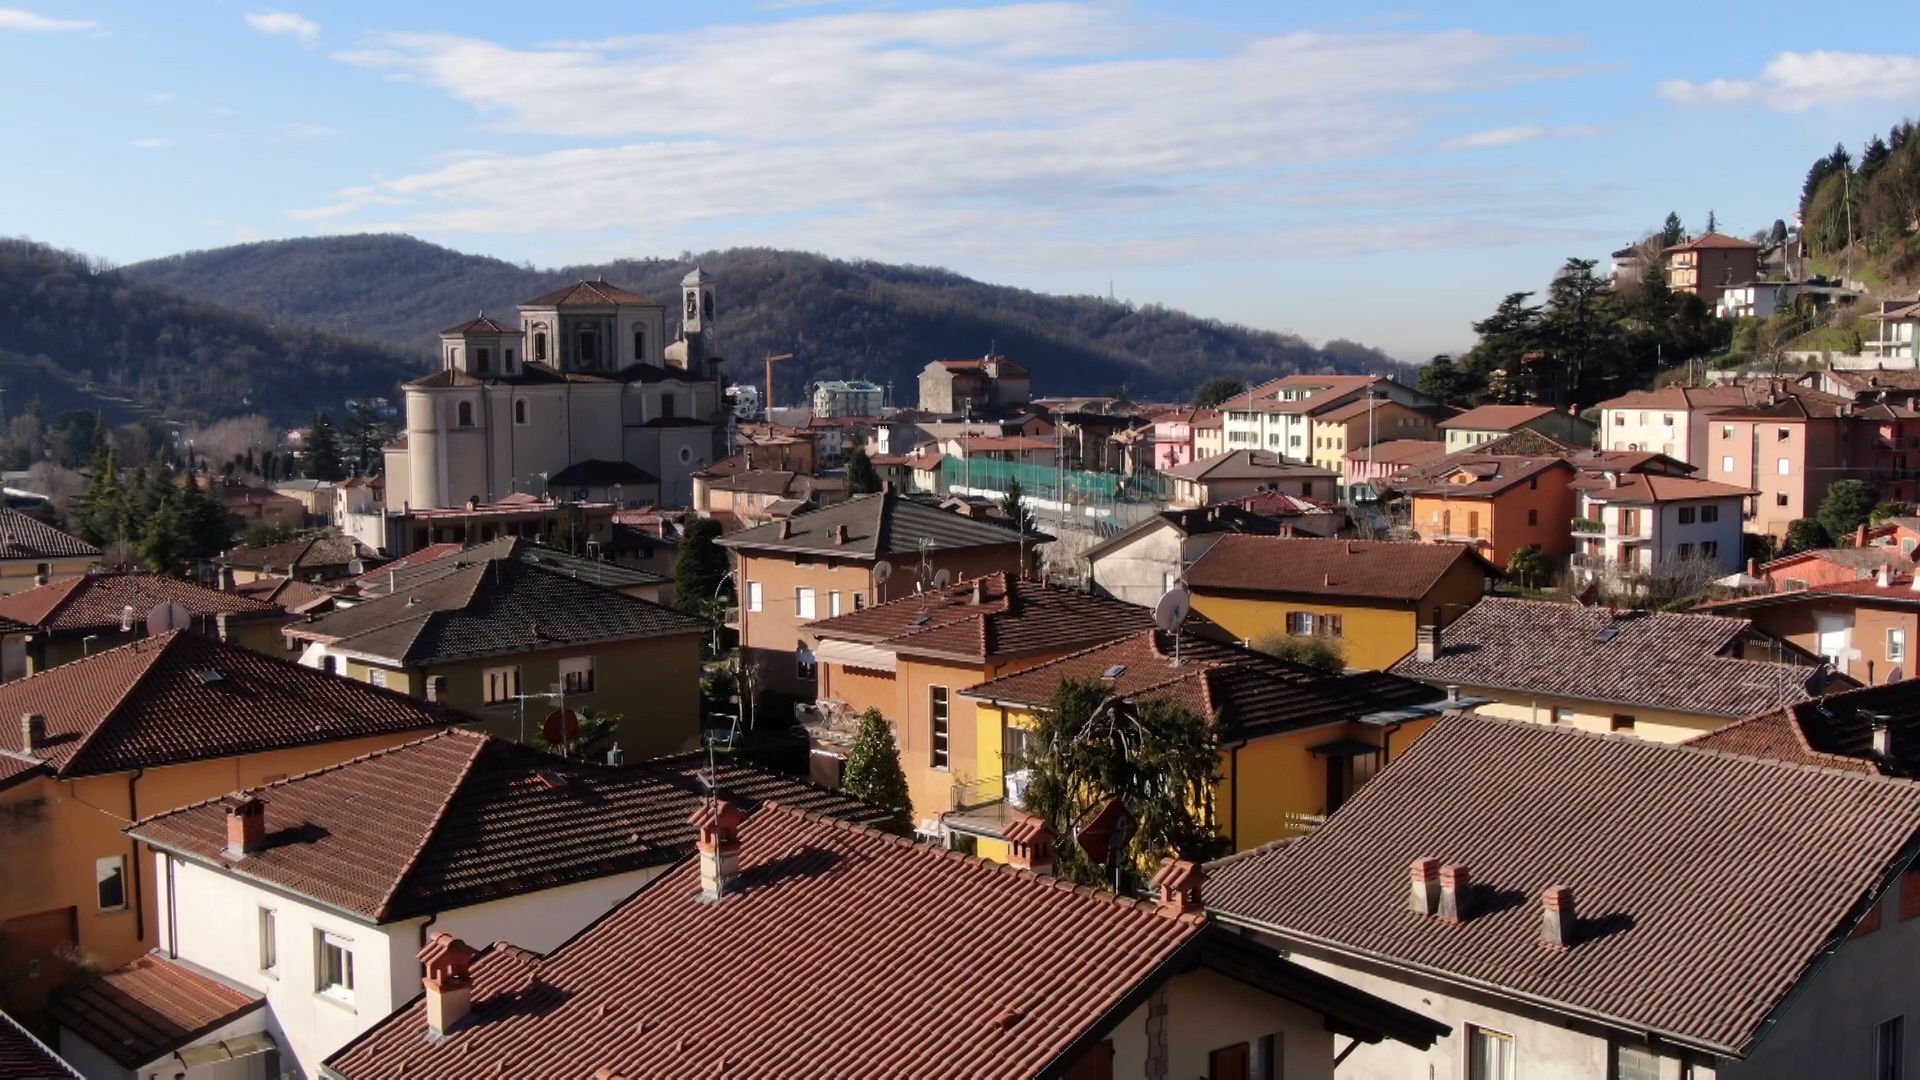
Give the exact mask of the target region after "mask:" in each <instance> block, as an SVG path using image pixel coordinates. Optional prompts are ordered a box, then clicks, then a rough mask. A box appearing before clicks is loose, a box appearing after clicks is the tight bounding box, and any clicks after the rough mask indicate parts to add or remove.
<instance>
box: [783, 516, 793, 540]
mask: <svg viewBox="0 0 1920 1080" xmlns="http://www.w3.org/2000/svg"><path fill="white" fill-rule="evenodd" d="M780 539H782V540H791V539H793V522H791V521H789V520H787V519H786V518H781V519H780Z"/></svg>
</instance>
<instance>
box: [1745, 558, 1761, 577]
mask: <svg viewBox="0 0 1920 1080" xmlns="http://www.w3.org/2000/svg"><path fill="white" fill-rule="evenodd" d="M1747 576H1748V577H1750V578H1757V577H1759V576H1760V560H1759V559H1748V560H1747Z"/></svg>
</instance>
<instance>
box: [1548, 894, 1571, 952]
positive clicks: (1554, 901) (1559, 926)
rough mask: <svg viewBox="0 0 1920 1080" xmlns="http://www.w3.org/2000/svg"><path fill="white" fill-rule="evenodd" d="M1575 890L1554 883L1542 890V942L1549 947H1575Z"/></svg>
mask: <svg viewBox="0 0 1920 1080" xmlns="http://www.w3.org/2000/svg"><path fill="white" fill-rule="evenodd" d="M1576 923H1577V920H1576V919H1575V917H1574V914H1573V890H1572V889H1569V888H1567V887H1566V886H1565V885H1554V886H1551V887H1549V888H1546V889H1542V890H1541V891H1540V944H1542V945H1544V946H1546V947H1547V948H1549V949H1571V948H1573V931H1574V927H1575V925H1576Z"/></svg>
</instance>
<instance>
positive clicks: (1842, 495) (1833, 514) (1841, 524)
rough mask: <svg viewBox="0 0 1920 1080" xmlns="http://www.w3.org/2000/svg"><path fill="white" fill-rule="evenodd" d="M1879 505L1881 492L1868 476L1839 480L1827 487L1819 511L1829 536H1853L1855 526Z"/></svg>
mask: <svg viewBox="0 0 1920 1080" xmlns="http://www.w3.org/2000/svg"><path fill="white" fill-rule="evenodd" d="M1878 505H1880V492H1879V491H1878V490H1877V489H1876V488H1875V487H1874V486H1873V485H1872V484H1869V483H1867V482H1866V481H1865V480H1838V481H1835V482H1834V483H1833V485H1832V486H1831V487H1829V488H1827V497H1826V498H1825V499H1824V500H1822V501H1821V503H1820V510H1819V513H1818V514H1817V515H1816V516H1817V517H1818V519H1819V521H1820V527H1821V528H1823V529H1825V530H1826V531H1827V536H1828V538H1829V539H1830V540H1832V541H1834V542H1838V541H1841V540H1849V541H1850V540H1851V538H1852V537H1853V535H1854V532H1855V530H1857V529H1859V528H1860V526H1862V525H1865V524H1866V523H1867V522H1868V520H1869V519H1870V518H1872V517H1873V508H1874V507H1876V506H1878Z"/></svg>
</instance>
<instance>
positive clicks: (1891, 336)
mask: <svg viewBox="0 0 1920 1080" xmlns="http://www.w3.org/2000/svg"><path fill="white" fill-rule="evenodd" d="M1865 318H1867V319H1870V320H1872V321H1874V322H1876V323H1878V324H1879V330H1878V332H1877V333H1876V334H1875V335H1874V338H1873V340H1872V341H1864V342H1862V343H1861V345H1860V347H1861V348H1862V349H1864V350H1866V354H1867V355H1868V356H1872V357H1875V358H1877V359H1881V360H1913V359H1914V358H1915V357H1916V356H1920V353H1916V352H1915V351H1914V349H1915V342H1916V341H1920V300H1889V301H1886V302H1884V303H1882V304H1881V305H1880V310H1879V311H1875V312H1872V313H1871V314H1868V315H1866V316H1865Z"/></svg>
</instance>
